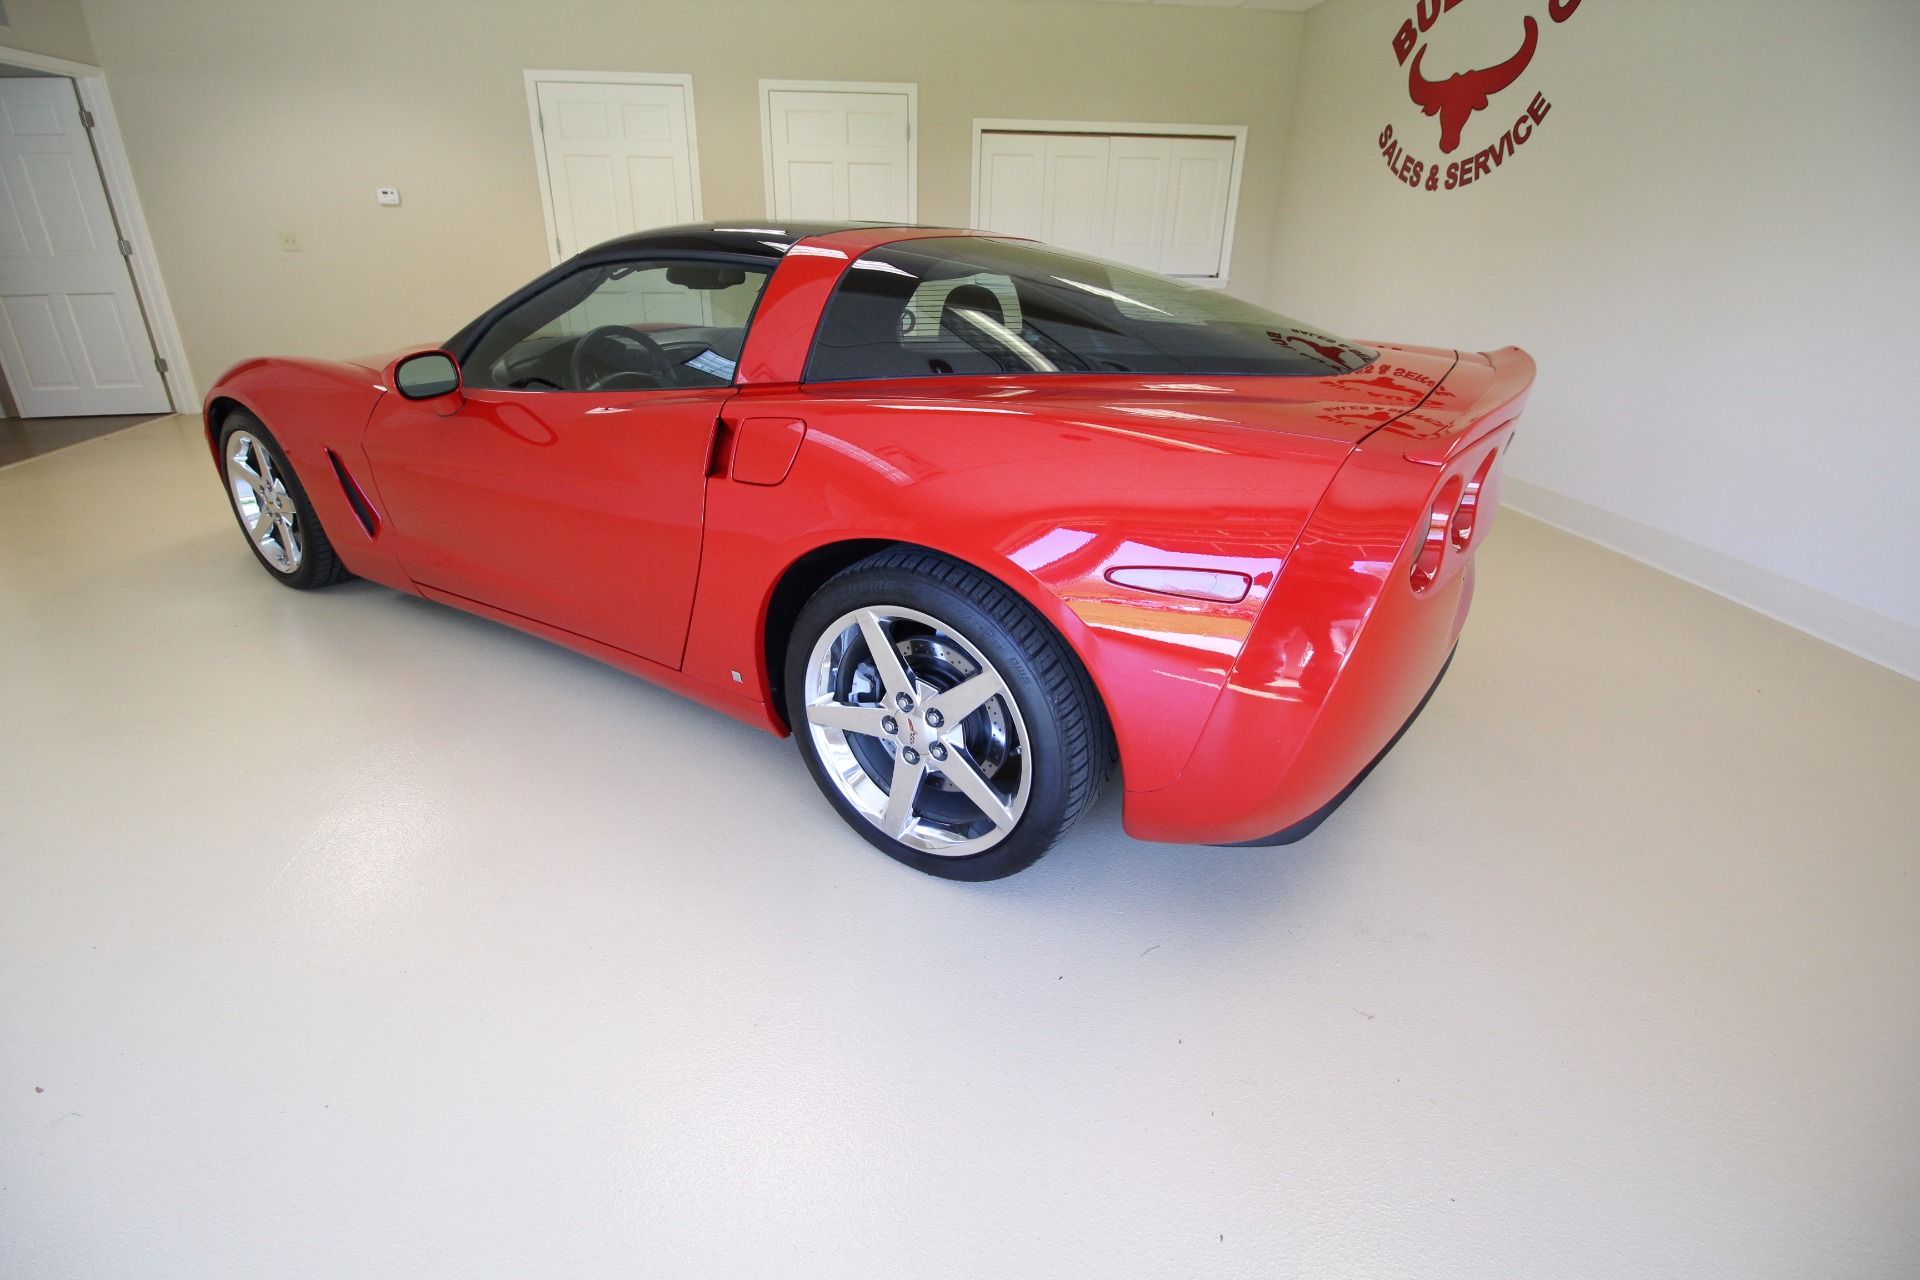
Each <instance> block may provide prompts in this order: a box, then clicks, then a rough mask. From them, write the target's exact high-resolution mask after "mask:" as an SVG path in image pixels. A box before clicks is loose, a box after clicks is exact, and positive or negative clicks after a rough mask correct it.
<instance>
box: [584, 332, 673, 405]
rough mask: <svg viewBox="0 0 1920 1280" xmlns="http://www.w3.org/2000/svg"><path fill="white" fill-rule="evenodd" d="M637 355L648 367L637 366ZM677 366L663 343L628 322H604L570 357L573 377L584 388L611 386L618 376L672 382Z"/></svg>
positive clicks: (652, 383)
mask: <svg viewBox="0 0 1920 1280" xmlns="http://www.w3.org/2000/svg"><path fill="white" fill-rule="evenodd" d="M635 357H638V358H639V360H640V361H641V362H643V364H644V367H642V368H635V367H634V364H635ZM673 367H674V366H673V358H672V357H671V356H669V355H668V354H667V353H666V352H665V351H664V350H663V349H661V346H660V344H659V343H657V342H655V341H654V340H653V339H652V338H649V337H648V336H647V335H646V334H644V333H642V332H640V331H639V330H638V329H633V328H629V327H628V326H626V325H624V324H603V325H601V326H600V327H599V328H598V329H594V330H592V331H591V332H589V333H588V334H587V335H586V336H585V337H583V338H581V339H580V341H578V342H576V343H574V344H573V355H572V357H571V359H570V360H569V361H568V372H569V374H570V375H571V377H570V379H569V380H570V381H571V382H572V383H573V385H574V387H575V388H576V389H578V390H581V391H604V390H608V389H610V386H609V384H611V383H612V382H613V381H614V380H615V379H617V378H638V377H644V378H646V379H648V382H647V383H646V384H645V385H647V386H651V387H665V386H672V385H673ZM596 368H597V369H598V370H599V372H597V373H596V372H594V370H595V369H596Z"/></svg>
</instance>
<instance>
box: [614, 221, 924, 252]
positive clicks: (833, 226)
mask: <svg viewBox="0 0 1920 1280" xmlns="http://www.w3.org/2000/svg"><path fill="white" fill-rule="evenodd" d="M900 225H903V224H900V223H887V222H782V221H778V220H769V219H765V218H761V219H757V220H752V221H746V222H692V223H688V224H686V225H685V226H679V227H655V228H653V229H652V230H648V231H636V232H634V233H633V234H632V235H625V236H615V237H614V238H613V239H611V240H606V241H603V242H601V243H600V244H597V245H594V246H593V247H592V248H591V249H585V250H582V251H581V252H580V254H579V255H578V257H579V259H580V260H581V261H585V262H591V261H594V260H596V259H599V258H624V257H628V256H630V255H632V254H636V253H737V254H744V255H747V256H750V257H755V258H767V259H771V260H778V259H779V257H780V256H781V255H782V254H784V253H785V252H786V251H787V248H788V246H790V245H792V244H793V243H794V242H795V241H798V240H804V239H806V238H807V237H809V236H823V235H827V234H829V233H831V232H834V231H854V230H857V229H859V228H861V227H885V226H900Z"/></svg>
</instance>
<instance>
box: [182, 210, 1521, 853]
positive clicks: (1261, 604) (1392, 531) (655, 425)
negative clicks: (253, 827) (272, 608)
mask: <svg viewBox="0 0 1920 1280" xmlns="http://www.w3.org/2000/svg"><path fill="white" fill-rule="evenodd" d="M1532 381H1533V362H1532V360H1530V359H1529V358H1528V357H1527V355H1526V354H1525V353H1524V352H1522V351H1520V350H1518V349H1515V348H1506V349H1504V350H1500V351H1493V352H1485V353H1478V354H1476V353H1468V352H1456V351H1444V350H1434V349H1429V348H1421V347H1398V346H1381V347H1377V348H1369V347H1364V346H1360V345H1358V344H1355V343H1352V342H1348V341H1345V340H1343V339H1340V338H1336V337H1332V336H1330V335H1328V334H1325V333H1321V332H1317V331H1315V330H1313V329H1309V328H1306V327H1304V326H1302V325H1300V324H1297V323H1295V322H1294V321H1292V320H1288V319H1286V318H1284V317H1282V316H1279V315H1276V314H1274V313H1272V312H1270V311H1266V310H1263V309H1262V308H1259V307H1256V306H1252V305H1250V304H1248V303H1245V302H1240V301H1237V300H1235V299H1233V298H1230V297H1227V296H1225V295H1224V294H1221V293H1218V292H1214V291H1210V290H1207V289H1204V288H1199V287H1195V286H1192V285H1188V284H1183V283H1180V282H1178V281H1174V280H1168V279H1165V278H1162V277H1159V276H1154V275H1150V274H1146V273H1143V272H1139V271H1134V270H1131V269H1129V268H1125V267H1121V266H1117V265H1114V264H1111V263H1105V262H1097V261H1093V260H1090V259H1086V258H1082V257H1078V256H1075V255H1072V254H1067V253H1061V252H1057V251H1055V250H1052V249H1047V248H1043V247H1041V246H1039V245H1036V244H1032V243H1029V242H1025V241H1020V240H1015V239H1011V238H1007V237H1001V236H992V235H985V234H980V233H975V232H969V231H954V230H937V229H930V228H923V227H878V226H865V225H863V226H847V225H794V224H787V225H785V226H782V227H757V226H738V227H728V226H711V225H707V226H697V227H678V228H673V229H669V230H663V231H651V232H646V233H643V234H640V235H633V236H627V237H624V238H622V239H618V240H613V241H609V242H608V243H606V244H603V245H600V246H598V247H597V248H594V249H591V250H589V251H587V252H586V253H583V254H581V255H579V256H578V257H576V258H574V259H572V260H571V261H569V262H566V263H564V264H562V265H561V266H559V267H556V268H554V269H553V270H552V271H550V272H548V273H547V274H546V275H544V276H542V277H540V278H539V279H537V280H535V281H534V282H533V283H532V284H529V285H527V286H526V287H525V288H524V289H521V290H520V291H519V292H517V293H515V294H514V295H513V296H511V297H509V298H507V299H506V300H505V301H504V302H502V303H500V304H499V305H498V306H496V307H494V308H493V309H492V310H491V311H489V312H487V313H486V314H485V315H483V316H481V317H480V318H479V319H478V320H475V321H474V322H473V323H472V324H470V325H468V326H467V327H466V328H464V329H462V330H461V331H460V332H459V333H457V334H455V335H454V336H453V337H452V338H451V339H450V340H448V341H447V342H446V343H445V345H444V346H443V347H441V348H437V349H431V350H424V351H412V352H403V353H400V354H398V355H393V356H380V357H376V358H373V359H368V360H356V361H342V362H337V363H336V362H330V361H321V360H294V359H266V360H252V361H248V362H246V363H243V364H241V365H239V366H237V367H236V368H234V369H232V370H231V371H229V372H228V373H227V374H226V376H225V377H223V378H222V379H221V380H220V382H219V385H218V386H216V387H215V388H214V389H213V392H212V394H211V395H209V396H208V398H207V404H206V427H207V441H208V444H209V445H210V446H211V448H212V450H213V455H214V460H215V464H216V466H217V467H218V468H219V471H220V474H221V478H222V480H223V481H224V482H225V484H226V486H227V492H228V495H229V496H230V497H231V499H232V501H233V508H234V512H235V514H236V515H237V516H238V517H239V520H240V526H241V528H242V530H243V531H244V532H245V533H246V535H247V540H248V543H249V545H250V546H251V547H252V548H253V552H254V554H255V555H256V556H257V557H259V560H260V562H261V564H263V565H265V566H266V568H267V571H268V572H269V573H271V574H272V575H273V576H274V577H275V578H277V579H278V580H279V581H281V582H283V583H285V584H287V585H288V586H292V587H300V588H309V587H320V586H325V585H327V584H328V583H331V582H336V581H339V580H341V579H343V578H345V577H348V576H350V575H358V576H360V577H364V578H371V579H373V580H374V581H376V582H381V583H385V584H387V585H388V586H391V587H395V588H397V589H399V590H402V591H411V592H414V593H417V594H419V595H422V596H425V597H426V598H428V599H430V600H437V601H441V602H443V603H446V604H451V605H454V606H457V607H458V608H462V609H468V610H471V611H473V612H475V613H479V614H483V615H485V616H487V617H490V618H495V619H498V620H500V621H502V622H505V623H509V624H511V625H513V626H516V627H520V628H523V629H525V630H527V631H531V632H533V633H534V634H536V635H540V636H544V637H547V638H548V639H551V640H554V641H557V642H559V643H561V644H564V645H569V646H571V647H573V648H575V649H579V650H581V651H582V652H585V653H588V654H591V655H593V656H595V657H597V658H600V659H603V660H604V661H606V662H609V663H612V664H614V665H615V666H618V667H621V668H623V669H625V670H627V671H631V672H633V673H635V674H637V675H641V676H645V677H646V678H647V679H649V680H655V681H658V682H659V683H661V684H663V685H666V686H667V687H668V688H671V689H676V690H678V691H680V692H682V693H685V694H687V695H689V696H691V697H694V698H697V699H699V700H700V701H701V702H704V703H706V704H707V705H709V706H712V707H716V708H718V709H720V710H722V711H725V712H727V713H728V714H730V715H733V716H737V717H739V718H740V719H742V720H745V721H746V722H748V723H749V724H753V725H757V726H758V727H760V728H762V729H765V730H767V731H768V732H770V733H775V734H786V733H788V732H792V733H793V734H794V736H795V737H796V738H797V739H798V740H799V743H800V749H801V754H802V755H803V756H804V757H805V759H806V762H807V766H808V768H809V769H811V770H812V772H813V775H814V778H815V780H816V781H818V783H819V784H820V789H821V791H822V792H824V793H825V794H826V797H827V799H828V800H829V801H830V802H831V803H832V804H833V806H834V807H835V808H836V809H838V810H839V811H840V813H841V815H842V816H843V817H844V818H845V819H846V820H847V822H848V823H849V824H850V825H851V826H852V827H853V828H854V830H856V831H858V832H859V833H860V834H861V835H862V836H864V837H865V838H866V839H867V840H869V841H871V842H872V843H873V844H874V845H876V846H877V847H878V848H880V849H882V850H884V851H885V852H886V853H888V854H890V855H891V856H893V857H894V858H897V859H899V860H900V861H901V862H904V863H906V864H907V865H909V866H912V867H916V868H918V869H920V870H922V871H926V872H930V873H932V874H934V875H939V876H947V877H950V878H954V879H963V880H985V879H992V878H995V877H999V876H1004V875H1009V874H1011V873H1013V872H1015V871H1018V870H1020V869H1021V868H1023V867H1026V866H1028V865H1029V864H1031V863H1032V862H1033V861H1034V859H1036V858H1038V857H1039V856H1040V855H1041V854H1042V853H1043V852H1045V851H1046V849H1047V848H1048V846H1050V845H1051V844H1052V843H1053V842H1054V841H1055V840H1057V839H1058V838H1059V837H1060V835H1061V833H1062V832H1064V831H1065V830H1066V828H1067V827H1068V826H1069V825H1070V824H1071V823H1072V822H1073V821H1074V819H1075V818H1076V817H1077V816H1078V815H1079V814H1080V812H1081V811H1082V810H1083V809H1085V808H1086V806H1087V804H1088V802H1089V801H1090V800H1091V799H1092V798H1093V796H1094V794H1095V793H1096V791H1097V790H1098V789H1099V787H1100V786H1101V784H1102V782H1103V781H1104V780H1105V779H1106V777H1107V775H1108V773H1109V772H1110V771H1111V770H1112V768H1113V766H1114V765H1115V764H1116V763H1117V764H1118V765H1119V766H1120V771H1121V774H1122V777H1123V778H1124V780H1125V786H1126V802H1125V810H1124V813H1125V819H1124V820H1125V825H1126V829H1127V831H1128V832H1129V833H1131V834H1132V835H1134V836H1136V837H1138V838H1141V839H1146V840H1172V841H1195V842H1207V843H1217V844H1281V843H1286V842H1289V841H1291V840H1296V839H1298V838H1300V837H1301V836H1303V835H1305V834H1306V833H1307V832H1308V831H1311V830H1312V829H1313V828H1314V827H1315V826H1317V825H1318V824H1319V822H1320V821H1321V820H1322V819H1323V818H1325V817H1326V816H1327V814H1328V813H1330V812H1331V811H1332V810H1333V809H1334V808H1335V807H1336V806H1337V805H1338V804H1339V803H1340V802H1341V801H1342V800H1344V799H1345V798H1346V797H1347V795H1348V794H1349V793H1350V792H1351V791H1352V790H1353V789H1354V787H1356V786H1357V785H1359V782H1360V779H1361V778H1363V777H1364V776H1365V775H1366V773H1367V771H1368V770H1369V769H1370V768H1371V767H1372V765H1373V763H1374V762H1375V761H1376V760H1378V759H1379V757H1380V756H1381V755H1383V754H1384V753H1385V751H1386V750H1387V748H1389V747H1390V746H1391V745H1392V744H1393V741H1394V740H1395V739H1396V738H1397V736H1398V734H1399V732H1400V731H1401V730H1402V729H1403V728H1404V727H1405V726H1406V725H1407V724H1408V723H1409V722H1410V721H1411V720H1412V718H1413V716H1414V715H1416V714H1418V712H1419V710H1420V708H1421V706H1422V705H1423V704H1424V701H1425V698H1426V696H1427V694H1428V693H1429V692H1430V691H1431V690H1432V688H1433V687H1434V685H1436V684H1437V683H1438V681H1439V677H1440V675H1441V673H1442V672H1443V671H1444V669H1445V667H1446V664H1447V661H1448V659H1449V657H1450V655H1451V653H1452V651H1453V646H1454V641H1455V639H1456V638H1457V637H1458V635H1459V634H1460V628H1461V625H1462V623H1463V621H1464V620H1465V618H1466V613H1467V603H1468V600H1469V599H1470V597H1471V596H1472V593H1473V554H1474V551H1475V549H1476V548H1477V547H1478V545H1479V543H1480V541H1481V540H1482V539H1483V538H1484V537H1485V536H1486V530H1487V525H1488V523H1489V521H1490V519H1491V517H1492V515H1493V510H1494V506H1495V502H1496V495H1497V489H1498V484H1499V476H1500V463H1501V459H1502V457H1503V455H1504V454H1505V452H1506V449H1507V445H1508V442H1509V441H1510V440H1511V439H1512V435H1513V423H1514V419H1515V418H1516V416H1517V415H1518V414H1519V412H1520V409H1521V405H1522V403H1523V402H1524V400H1525V399H1526V395H1527V391H1528V388H1529V387H1530V385H1531V383H1532Z"/></svg>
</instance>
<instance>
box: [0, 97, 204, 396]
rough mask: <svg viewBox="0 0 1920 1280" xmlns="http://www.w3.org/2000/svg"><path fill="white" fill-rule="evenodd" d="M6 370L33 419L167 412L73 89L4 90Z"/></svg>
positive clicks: (0, 348) (2, 304)
mask: <svg viewBox="0 0 1920 1280" xmlns="http://www.w3.org/2000/svg"><path fill="white" fill-rule="evenodd" d="M0 364H4V365H5V367H6V373H7V385H8V386H9V388H10V389H11V390H12V391H13V399H14V403H15V404H17V405H18V406H19V407H20V412H21V414H22V415H23V416H25V417H28V418H46V417H69V416H71V417H80V416H86V415H91V414H108V413H165V412H167V410H168V409H169V408H170V407H171V406H169V405H168V403H167V388H166V384H165V383H164V382H163V381H162V380H161V376H160V367H159V364H158V362H157V360H156V359H155V357H154V351H153V339H152V338H151V337H149V336H148V334H147V326H146V321H145V319H144V318H143V317H142V316H141V314H140V301H139V298H138V296H137V295H136V294H135V293H134V289H133V274H132V272H130V271H129V270H128V268H127V259H126V255H125V252H123V242H122V241H121V239H120V234H119V232H118V231H117V230H116V229H115V227H114V222H113V212H112V210H111V208H110V207H109V206H108V204H107V190H106V186H105V184H104V183H103V182H102V181H101V178H100V168H99V165H98V164H97V163H96V162H95V161H94V158H93V145H92V143H91V142H89V141H88V139H87V131H86V127H85V126H84V125H83V124H82V123H81V121H80V101H79V99H78V97H76V96H75V94H74V89H73V82H72V81H71V80H66V79H61V78H58V77H20V78H8V79H0Z"/></svg>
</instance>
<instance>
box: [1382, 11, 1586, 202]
mask: <svg viewBox="0 0 1920 1280" xmlns="http://www.w3.org/2000/svg"><path fill="white" fill-rule="evenodd" d="M1463 3H1465V0H1417V3H1416V5H1415V7H1414V13H1413V16H1412V17H1410V18H1408V19H1407V20H1406V21H1404V22H1402V23H1401V24H1400V28H1399V30H1397V31H1396V32H1394V36H1393V54H1394V57H1395V59H1396V60H1398V62H1399V63H1400V65H1402V66H1404V67H1406V68H1407V97H1408V98H1410V99H1411V100H1412V101H1413V105H1414V106H1416V107H1418V108H1420V111H1421V112H1422V113H1423V114H1424V115H1428V116H1432V117H1435V118H1436V119H1437V120H1438V121H1439V125H1440V138H1439V144H1440V153H1441V155H1442V156H1452V155H1454V154H1455V153H1457V152H1458V151H1459V150H1460V147H1461V143H1462V141H1463V140H1465V138H1466V137H1467V134H1468V126H1469V125H1470V124H1471V123H1473V117H1474V116H1475V115H1477V114H1479V113H1481V112H1488V113H1490V114H1493V115H1494V119H1495V120H1497V121H1499V122H1500V123H1502V124H1505V123H1506V122H1507V121H1508V120H1511V122H1512V123H1511V124H1507V126H1506V128H1505V129H1504V130H1503V131H1502V132H1501V133H1500V135H1499V136H1498V137H1497V138H1494V139H1493V141H1492V142H1491V143H1490V144H1489V145H1487V146H1484V147H1481V148H1480V149H1478V150H1476V151H1473V152H1471V153H1470V154H1468V155H1466V156H1464V157H1461V158H1459V159H1454V160H1449V161H1442V160H1439V159H1428V158H1426V157H1424V156H1422V155H1420V154H1419V153H1418V152H1416V151H1415V150H1414V149H1413V148H1412V146H1411V145H1410V144H1409V143H1408V141H1407V140H1406V139H1404V138H1402V137H1400V136H1399V135H1397V134H1395V132H1394V128H1393V126H1392V125H1391V124H1389V125H1388V126H1387V127H1386V128H1385V129H1383V130H1382V131H1381V133H1380V154H1381V155H1382V156H1384V157H1385V158H1386V162H1387V171H1388V172H1389V173H1391V174H1393V176H1394V177H1395V178H1398V179H1399V180H1400V181H1401V182H1404V183H1406V184H1407V185H1408V186H1410V187H1412V188H1414V189H1415V190H1417V191H1454V190H1457V189H1459V188H1461V187H1465V186H1470V185H1472V184H1473V183H1475V182H1479V181H1483V180H1484V179H1486V178H1487V177H1489V176H1491V175H1492V174H1493V173H1495V172H1497V171H1498V170H1499V168H1500V166H1502V165H1503V164H1505V163H1506V162H1507V161H1509V160H1511V159H1513V157H1514V155H1515V154H1516V153H1517V152H1518V151H1519V150H1520V148H1522V147H1524V146H1526V145H1527V143H1528V142H1529V141H1530V140H1531V139H1532V138H1533V136H1534V132H1535V130H1537V129H1539V128H1540V126H1541V125H1542V124H1544V123H1545V121H1546V118H1547V113H1548V112H1550V111H1552V110H1553V104H1552V103H1551V102H1549V101H1547V98H1546V95H1545V94H1542V93H1537V92H1536V93H1534V94H1533V95H1532V97H1531V98H1530V99H1529V100H1527V101H1526V102H1525V104H1524V105H1520V102H1519V95H1515V101H1514V103H1513V104H1512V105H1511V106H1510V105H1509V104H1507V103H1504V102H1503V103H1500V104H1498V105H1496V103H1495V99H1496V98H1498V97H1500V96H1501V95H1502V94H1504V93H1505V92H1506V91H1507V90H1508V89H1511V88H1512V87H1513V86H1514V85H1515V83H1517V82H1518V81H1519V80H1520V78H1521V77H1522V76H1523V75H1525V74H1526V71H1527V68H1528V67H1530V66H1532V65H1533V57H1534V54H1535V53H1536V52H1537V51H1538V50H1539V48H1540V22H1539V20H1538V19H1537V18H1536V17H1535V16H1534V15H1533V14H1531V13H1529V14H1527V15H1525V17H1524V18H1523V20H1522V22H1521V26H1520V30H1519V37H1520V38H1519V45H1518V47H1517V48H1514V46H1508V47H1509V48H1514V52H1513V53H1512V54H1510V55H1508V56H1507V57H1504V58H1502V59H1501V60H1500V61H1498V62H1496V63H1493V64H1492V65H1489V66H1486V67H1480V68H1470V69H1468V70H1465V71H1454V72H1452V73H1451V74H1442V69H1441V68H1439V67H1435V66H1430V65H1428V62H1427V44H1426V34H1427V32H1429V31H1431V30H1432V29H1433V28H1434V25H1435V24H1436V23H1438V22H1439V21H1440V19H1441V18H1442V17H1443V16H1444V15H1445V14H1447V13H1449V12H1451V11H1452V10H1454V9H1456V8H1458V7H1459V6H1460V5H1461V4H1463ZM1579 7H1580V0H1546V5H1545V12H1546V17H1547V19H1548V20H1549V21H1550V22H1552V23H1554V24H1556V25H1557V24H1559V23H1563V22H1565V21H1566V20H1567V19H1568V18H1571V17H1572V16H1573V14H1574V11H1575V10H1577V9H1579ZM1508 110H1512V111H1513V112H1514V114H1513V115H1512V116H1508V115H1507V111H1508Z"/></svg>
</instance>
